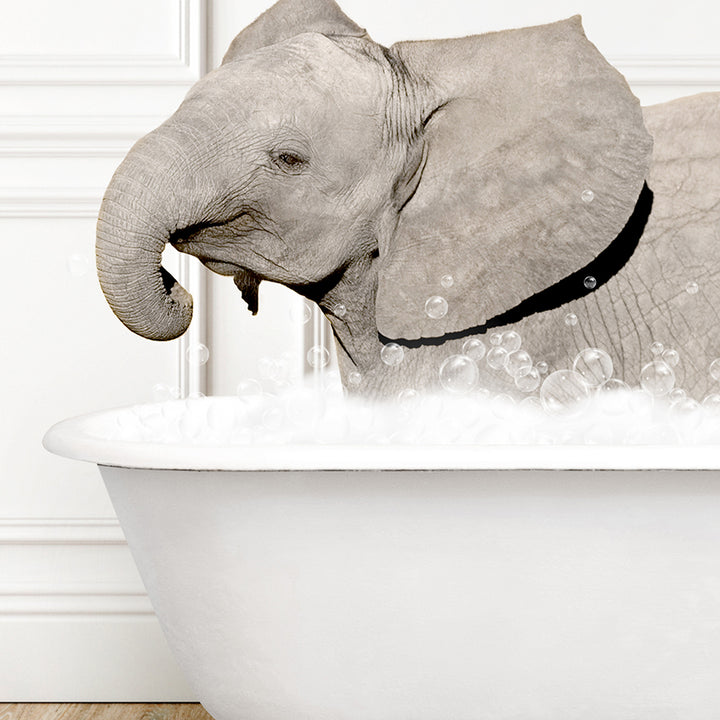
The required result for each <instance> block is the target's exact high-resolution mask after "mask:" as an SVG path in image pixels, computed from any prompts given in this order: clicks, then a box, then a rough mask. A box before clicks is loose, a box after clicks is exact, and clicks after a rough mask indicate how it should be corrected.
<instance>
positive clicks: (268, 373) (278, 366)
mask: <svg viewBox="0 0 720 720" xmlns="http://www.w3.org/2000/svg"><path fill="white" fill-rule="evenodd" d="M258 373H259V374H260V377H262V378H265V379H266V380H272V381H273V382H281V381H282V380H284V379H285V378H286V377H287V374H288V366H287V362H286V361H285V360H284V359H281V358H270V357H263V358H260V360H259V361H258Z"/></svg>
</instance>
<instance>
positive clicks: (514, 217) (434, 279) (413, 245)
mask: <svg viewBox="0 0 720 720" xmlns="http://www.w3.org/2000/svg"><path fill="white" fill-rule="evenodd" d="M391 52H392V53H394V54H395V55H396V57H397V58H398V60H399V61H401V62H402V64H404V66H405V68H406V69H407V70H408V72H409V74H410V75H412V76H415V78H416V80H417V83H416V84H417V86H418V87H419V88H421V90H420V91H419V92H420V94H421V97H420V102H424V103H425V105H426V107H425V110H424V114H423V117H424V122H423V128H422V130H421V134H422V136H423V141H424V144H425V147H424V152H425V165H424V168H423V169H422V176H421V179H420V180H419V183H418V186H417V189H416V190H415V193H414V194H413V195H412V197H411V198H410V199H409V200H408V201H407V203H406V204H405V206H404V207H403V208H402V210H401V211H400V213H399V218H398V223H397V227H396V229H395V231H394V233H391V234H389V235H388V236H387V237H386V238H384V239H381V240H380V248H379V253H380V265H379V267H380V270H379V278H378V292H377V300H376V311H377V324H378V330H379V332H380V333H381V334H382V335H384V336H386V337H388V338H396V339H400V338H403V339H407V340H415V339H419V338H431V337H439V336H442V335H445V334H447V333H451V332H460V331H463V330H467V329H469V328H476V327H482V326H485V325H486V324H488V323H489V321H492V319H493V318H496V317H497V316H502V315H503V314H504V313H505V312H507V311H509V310H512V309H513V308H515V307H516V306H517V305H518V304H520V303H521V302H522V301H523V300H526V299H527V298H530V297H532V296H533V295H535V294H537V293H539V292H540V291H542V290H544V289H546V288H548V287H550V286H552V285H554V284H555V283H557V282H558V281H560V280H562V279H563V278H565V277H567V276H569V275H571V274H573V273H577V272H578V271H579V270H581V269H582V268H584V267H585V266H586V265H587V264H588V263H590V262H591V261H592V260H593V259H594V258H596V257H597V256H598V254H599V253H601V252H602V251H603V250H604V249H605V248H607V247H608V245H610V244H611V243H612V242H613V240H614V239H615V238H616V236H618V234H619V233H620V232H621V230H622V229H623V227H624V226H625V224H626V223H627V221H628V219H629V218H630V216H631V214H632V212H633V209H634V207H635V204H636V202H637V199H638V196H639V194H640V192H641V190H642V187H643V183H644V179H645V177H646V175H647V173H648V167H649V162H650V157H651V153H652V139H651V138H650V136H649V135H648V133H647V131H646V129H645V126H644V124H643V117H642V113H641V109H640V104H639V102H638V100H637V98H636V97H635V96H634V95H633V94H632V93H631V91H630V89H629V87H628V85H627V83H626V82H625V79H624V78H623V76H622V75H620V73H618V72H617V71H616V70H615V69H614V68H613V67H611V66H610V65H609V64H608V63H607V62H606V60H605V59H604V58H603V57H602V55H601V54H600V53H599V52H598V50H597V49H596V48H595V46H594V45H592V44H591V43H590V42H589V41H588V40H587V38H586V37H585V34H584V32H583V29H582V24H581V20H580V17H579V16H576V17H573V18H570V19H569V20H565V21H562V22H558V23H553V24H551V25H544V26H538V27H533V28H524V29H520V30H509V31H503V32H498V33H490V34H487V35H478V36H473V37H466V38H458V39H452V40H439V41H419V42H405V43H399V44H397V45H394V46H393V47H392V48H391ZM447 276H451V279H450V278H449V277H447ZM580 282H581V283H582V277H581V278H580ZM450 283H452V284H450ZM582 292H587V291H585V290H584V289H583V288H580V292H579V294H582ZM433 296H440V297H443V298H445V299H446V300H447V304H448V308H447V313H446V314H445V315H444V316H443V317H439V318H437V317H436V318H433V317H430V316H428V314H427V313H426V311H425V304H426V301H427V300H428V298H430V297H433ZM436 302H437V303H438V304H439V305H440V306H442V302H440V301H436ZM432 314H435V315H438V314H441V312H440V313H438V312H435V313H432Z"/></svg>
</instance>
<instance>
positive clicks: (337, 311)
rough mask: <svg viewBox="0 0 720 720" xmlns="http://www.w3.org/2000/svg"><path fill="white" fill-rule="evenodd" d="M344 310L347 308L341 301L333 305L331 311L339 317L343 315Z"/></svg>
mask: <svg viewBox="0 0 720 720" xmlns="http://www.w3.org/2000/svg"><path fill="white" fill-rule="evenodd" d="M346 312H347V308H346V307H345V306H344V305H343V304H342V303H338V304H337V305H335V306H333V309H332V313H333V315H335V316H336V317H339V318H342V317H345V313H346Z"/></svg>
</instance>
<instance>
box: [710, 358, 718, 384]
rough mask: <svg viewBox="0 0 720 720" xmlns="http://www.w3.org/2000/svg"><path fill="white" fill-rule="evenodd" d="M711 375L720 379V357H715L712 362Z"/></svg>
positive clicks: (715, 378) (714, 378)
mask: <svg viewBox="0 0 720 720" xmlns="http://www.w3.org/2000/svg"><path fill="white" fill-rule="evenodd" d="M710 377H711V378H712V379H713V380H720V358H715V360H713V361H712V362H711V363H710Z"/></svg>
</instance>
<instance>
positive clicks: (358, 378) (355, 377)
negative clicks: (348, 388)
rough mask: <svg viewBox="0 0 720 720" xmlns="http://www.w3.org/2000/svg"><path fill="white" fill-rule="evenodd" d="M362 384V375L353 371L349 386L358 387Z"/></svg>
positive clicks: (349, 377) (349, 378)
mask: <svg viewBox="0 0 720 720" xmlns="http://www.w3.org/2000/svg"><path fill="white" fill-rule="evenodd" d="M361 382H362V375H361V374H360V373H359V372H358V371H357V370H353V371H352V372H351V373H350V374H349V375H348V384H349V385H354V386H355V387H357V386H358V385H359V384H360V383H361Z"/></svg>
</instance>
